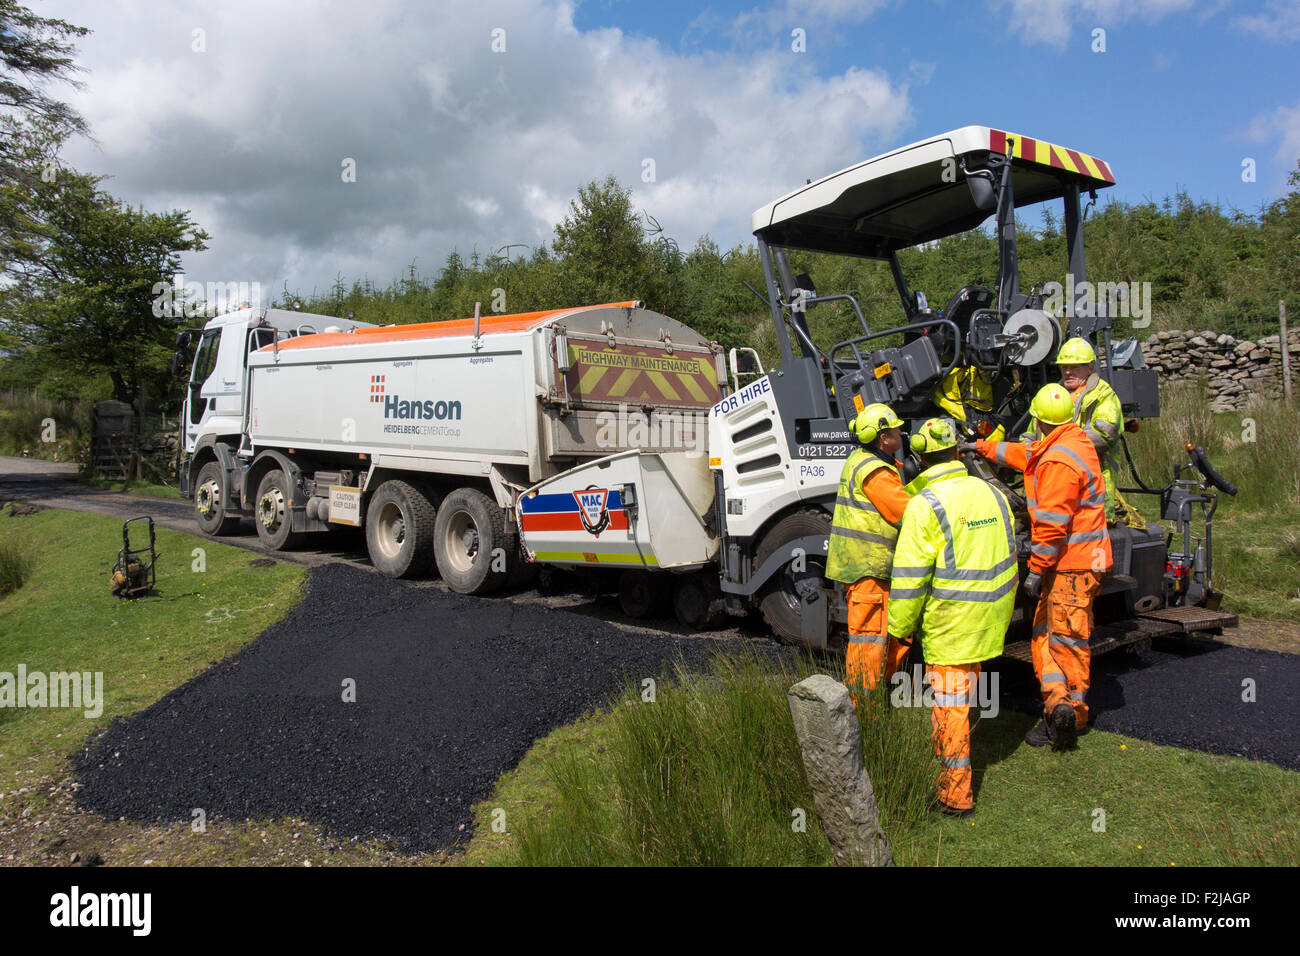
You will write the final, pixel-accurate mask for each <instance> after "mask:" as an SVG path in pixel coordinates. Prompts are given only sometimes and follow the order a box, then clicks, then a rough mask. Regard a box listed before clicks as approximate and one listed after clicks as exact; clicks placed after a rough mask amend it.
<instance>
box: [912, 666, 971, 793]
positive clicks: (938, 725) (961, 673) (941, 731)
mask: <svg viewBox="0 0 1300 956" xmlns="http://www.w3.org/2000/svg"><path fill="white" fill-rule="evenodd" d="M979 673H980V666H979V664H956V665H952V664H928V665H926V672H925V677H926V680H927V681H929V683H930V687H931V688H932V689H933V690H934V707H933V709H932V710H931V711H930V728H931V735H930V736H931V739H932V740H933V741H934V753H935V756H937V757H938V758H939V763H940V765H941V766H942V769H941V770H940V771H939V799H940V800H942V801H943V802H944V803H946V804H948V806H950V807H955V808H956V809H958V810H970V809H971V808H973V807H974V806H975V791H974V789H973V787H972V781H973V779H974V777H973V774H972V772H971V761H970V733H971V720H970V712H971V704H972V703H974V695H975V682H976V681H977V680H978V679H979Z"/></svg>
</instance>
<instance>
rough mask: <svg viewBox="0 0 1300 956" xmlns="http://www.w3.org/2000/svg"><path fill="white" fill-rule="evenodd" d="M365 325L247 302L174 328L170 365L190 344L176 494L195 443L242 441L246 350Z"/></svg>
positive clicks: (187, 482)
mask: <svg viewBox="0 0 1300 956" xmlns="http://www.w3.org/2000/svg"><path fill="white" fill-rule="evenodd" d="M371 327H372V326H371V325H370V324H369V323H366V322H356V321H353V320H351V319H336V318H333V317H332V316H328V315H315V314H312V313H306V312H298V311H291V310H287V309H252V308H248V309H239V310H237V311H234V312H227V313H225V314H224V315H219V316H216V317H215V318H213V319H211V320H210V321H208V323H207V324H206V325H204V327H203V328H202V329H188V330H185V331H183V332H181V333H179V334H178V335H177V337H176V359H175V362H174V366H173V367H174V368H177V369H178V370H179V368H180V367H181V366H182V365H183V362H184V356H185V354H186V350H187V348H188V347H189V346H190V345H194V346H196V347H195V350H194V359H193V362H192V363H191V365H190V376H189V381H188V384H187V387H186V390H185V398H184V402H183V404H182V409H181V421H182V422H183V423H184V430H185V437H184V442H183V447H182V458H181V466H180V487H181V495H182V496H183V497H186V498H189V497H192V496H193V493H194V478H195V477H196V474H191V467H192V463H193V462H195V461H196V455H197V453H198V452H199V450H200V448H202V447H206V446H212V445H214V444H215V443H217V442H223V443H225V444H226V445H228V446H230V447H233V448H239V447H241V445H242V443H243V437H244V434H245V431H246V429H245V424H244V422H245V414H246V411H247V399H248V395H247V389H246V387H245V385H246V382H247V379H248V356H249V353H251V352H254V351H256V350H257V349H260V348H265V347H266V346H274V345H276V344H277V343H279V342H284V341H285V340H287V339H292V338H296V337H297V336H299V335H310V334H313V333H316V332H325V331H342V332H346V331H349V330H351V329H356V328H371Z"/></svg>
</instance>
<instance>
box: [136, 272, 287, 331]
mask: <svg viewBox="0 0 1300 956" xmlns="http://www.w3.org/2000/svg"><path fill="white" fill-rule="evenodd" d="M152 294H153V297H154V299H153V314H154V318H158V319H161V318H178V317H184V318H187V319H192V318H195V317H196V316H200V315H208V316H212V315H224V314H225V313H227V312H233V311H235V310H236V309H260V308H261V307H262V283H260V282H208V283H206V284H205V283H202V282H186V281H185V273H183V272H178V273H176V275H174V276H173V277H172V281H171V282H161V281H160V282H155V283H154V284H153V290H152Z"/></svg>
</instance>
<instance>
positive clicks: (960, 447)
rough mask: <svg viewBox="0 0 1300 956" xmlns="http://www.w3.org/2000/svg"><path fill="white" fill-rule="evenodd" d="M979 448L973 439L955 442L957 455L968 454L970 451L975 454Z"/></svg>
mask: <svg viewBox="0 0 1300 956" xmlns="http://www.w3.org/2000/svg"><path fill="white" fill-rule="evenodd" d="M979 450H980V446H979V445H977V444H975V443H974V442H973V441H964V442H958V443H957V454H959V455H967V454H970V453H971V452H975V453H976V454H978V453H979Z"/></svg>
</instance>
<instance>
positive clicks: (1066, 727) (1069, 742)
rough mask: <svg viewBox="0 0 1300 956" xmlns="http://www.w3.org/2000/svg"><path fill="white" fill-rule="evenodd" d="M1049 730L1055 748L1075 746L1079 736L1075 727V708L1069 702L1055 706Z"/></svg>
mask: <svg viewBox="0 0 1300 956" xmlns="http://www.w3.org/2000/svg"><path fill="white" fill-rule="evenodd" d="M1047 732H1048V735H1049V736H1050V737H1051V738H1052V749H1053V750H1069V749H1070V748H1071V747H1073V746H1074V741H1075V737H1076V736H1077V732H1076V731H1075V729H1074V708H1073V707H1071V706H1070V705H1069V704H1057V705H1056V706H1055V707H1053V708H1052V718H1051V721H1050V723H1049V724H1048V726H1047Z"/></svg>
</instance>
